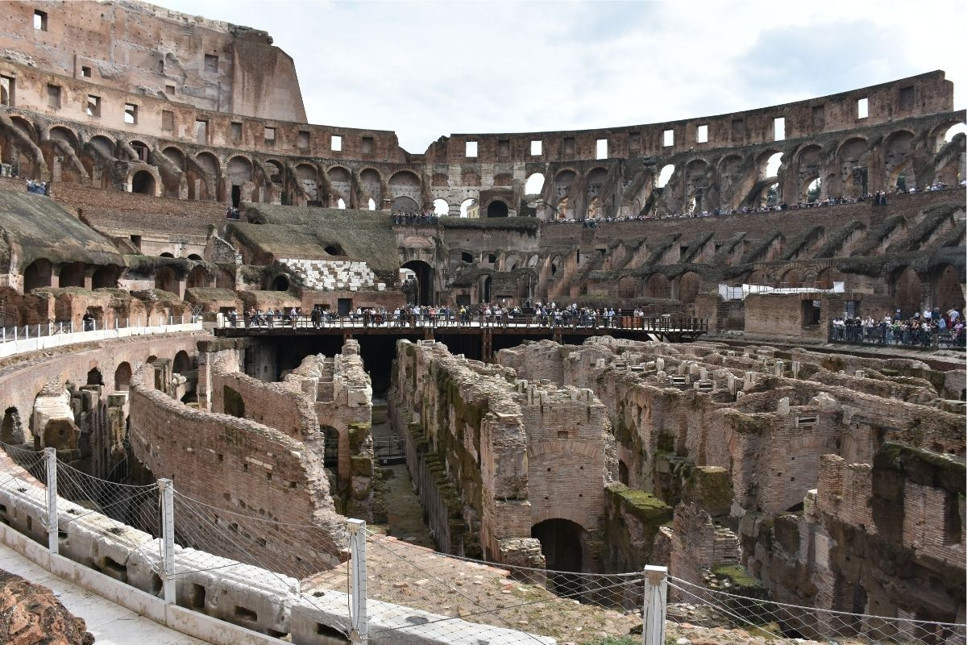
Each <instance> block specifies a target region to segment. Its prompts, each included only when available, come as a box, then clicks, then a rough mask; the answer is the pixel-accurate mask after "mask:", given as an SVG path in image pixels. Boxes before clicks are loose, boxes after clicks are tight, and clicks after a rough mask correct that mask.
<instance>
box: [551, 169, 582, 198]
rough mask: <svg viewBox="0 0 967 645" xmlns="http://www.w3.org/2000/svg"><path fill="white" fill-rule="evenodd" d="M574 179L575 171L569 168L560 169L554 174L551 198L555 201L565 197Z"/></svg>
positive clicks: (575, 176)
mask: <svg viewBox="0 0 967 645" xmlns="http://www.w3.org/2000/svg"><path fill="white" fill-rule="evenodd" d="M576 179H577V173H576V172H574V171H573V170H571V169H570V168H565V169H563V170H560V171H559V172H558V173H557V174H556V175H554V195H553V199H554V200H555V201H556V202H560V201H561V200H563V199H567V196H568V194H570V192H571V186H572V185H573V184H574V182H575V180H576Z"/></svg>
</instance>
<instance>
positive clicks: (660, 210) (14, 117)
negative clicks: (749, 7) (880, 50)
mask: <svg viewBox="0 0 967 645" xmlns="http://www.w3.org/2000/svg"><path fill="white" fill-rule="evenodd" d="M3 9H4V15H3V16H2V17H0V163H2V165H0V175H2V176H0V231H2V235H0V318H2V323H0V326H2V338H0V340H2V343H0V412H2V415H3V416H2V425H0V442H2V444H3V448H4V450H3V451H2V452H0V471H2V474H3V477H2V478H0V481H2V483H0V541H2V542H4V543H5V544H7V545H8V547H10V548H12V549H15V550H17V551H20V552H21V553H24V554H26V555H28V557H32V558H33V559H35V560H37V561H41V562H43V563H45V566H46V567H47V568H48V569H49V570H50V571H53V572H55V573H56V572H60V575H62V576H64V577H69V578H72V579H76V580H85V581H87V582H86V584H88V585H89V588H90V589H92V590H94V591H96V592H97V593H100V594H101V595H104V596H105V597H107V598H109V599H112V600H113V601H114V602H118V603H121V604H125V603H127V604H126V605H125V606H130V605H131V604H133V605H136V606H137V607H138V609H135V611H137V612H138V613H142V614H145V615H150V616H152V617H154V618H155V620H158V621H159V622H162V623H165V624H167V625H169V626H172V627H174V628H175V629H180V630H181V631H185V632H186V633H191V634H194V635H195V636H197V637H199V638H201V639H202V640H208V641H211V642H225V643H240V642H246V643H248V642H252V643H280V642H287V643H297V644H300V645H315V644H320V645H327V644H329V643H348V642H353V643H356V642H372V643H394V644H395V643H411V642H412V643H421V644H422V643H425V644H431V643H433V644H436V643H440V644H451V643H453V644H463V643H467V644H473V643H481V642H489V643H508V644H509V643H532V642H539V643H586V644H589V645H592V644H598V645H603V644H605V643H609V644H618V645H620V644H625V643H642V642H645V643H663V642H664V639H666V638H667V639H670V640H671V642H674V641H675V640H677V642H679V643H700V642H709V643H712V642H759V641H762V642H764V641H765V640H766V639H771V638H778V639H794V638H795V639H800V640H799V642H803V640H802V639H807V640H816V641H836V642H840V643H844V642H870V641H873V642H899V643H963V642H964V638H965V623H967V614H965V602H967V596H965V582H964V581H965V575H967V571H965V559H967V555H965V539H967V529H965V521H967V510H965V499H967V468H965V455H967V452H965V436H964V435H965V406H967V402H965V401H967V371H965V349H964V338H965V333H964V318H963V312H964V304H965V290H967V285H965V283H967V260H965V253H967V252H965V189H964V187H965V185H967V183H965V179H967V173H965V162H967V152H965V134H964V128H963V123H964V121H965V112H964V110H955V109H954V100H953V92H954V88H953V84H952V83H951V82H950V81H948V80H946V79H945V75H944V72H943V71H932V72H927V73H923V74H920V75H916V76H911V77H908V78H901V79H897V80H894V81H891V82H888V83H882V84H878V85H873V86H869V87H862V88H858V89H854V90H851V91H847V92H842V93H839V94H833V95H829V96H820V97H816V98H811V99H809V100H804V101H798V102H794V103H787V104H783V105H776V106H772V107H763V108H760V109H755V110H749V111H744V112H736V113H730V114H724V115H717V116H708V117H695V118H687V119H683V120H680V121H671V122H665V123H652V124H642V125H632V126H622V127H610V128H601V129H595V130H580V131H556V132H529V133H520V132H517V133H502V134H453V135H450V136H441V137H440V138H439V139H438V140H436V141H434V142H433V143H432V144H430V145H429V147H427V149H426V150H425V151H424V152H423V153H420V154H416V153H411V152H408V151H406V150H404V149H403V148H402V147H401V146H400V145H399V142H398V139H397V135H396V133H394V132H392V131H386V130H368V129H360V128H346V127H335V126H330V125H319V124H309V123H306V120H307V119H306V110H305V107H304V105H303V100H302V93H301V90H300V85H299V79H298V77H297V75H296V71H295V64H294V62H293V60H292V58H291V57H290V56H289V55H287V54H286V53H285V52H284V51H282V50H281V49H279V48H278V47H276V46H274V45H273V44H272V38H271V37H270V36H269V34H268V33H266V32H265V31H260V30H259V29H257V28H250V27H242V26H237V25H232V24H228V23H224V22H219V21H215V20H209V19H206V18H201V17H195V16H188V15H184V14H179V13H176V12H173V11H169V10H167V9H163V8H160V7H156V6H153V5H150V4H146V3H142V2H139V1H137V0H101V1H97V2H94V1H88V0H77V1H75V2H70V3H65V2H61V1H57V0H29V1H28V0H25V1H12V0H11V1H8V2H4V3H3ZM159 508H160V509H161V511H160V512H159ZM347 579H351V580H352V584H351V585H350V586H351V587H352V589H351V590H350V589H348V588H347ZM367 598H368V604H366V599H367ZM655 598H659V599H660V602H658V601H655V602H658V604H652V603H653V600H654V599H655ZM359 603H362V604H359ZM347 605H348V606H349V608H348V609H347ZM659 607H660V609H658V608H659ZM656 611H659V613H658V614H656V613H655V612H656ZM656 615H657V616H658V618H657V619H656V618H655V616H656ZM82 617H83V616H82ZM199 621H210V622H209V623H205V624H207V625H208V627H206V628H200V627H197V624H200V623H199ZM212 625H214V626H212ZM205 629H207V630H208V631H205ZM11 633H12V632H11ZM25 642H26V641H25Z"/></svg>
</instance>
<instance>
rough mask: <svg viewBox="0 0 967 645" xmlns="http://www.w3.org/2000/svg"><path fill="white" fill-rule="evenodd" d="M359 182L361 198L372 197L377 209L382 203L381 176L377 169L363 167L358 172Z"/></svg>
mask: <svg viewBox="0 0 967 645" xmlns="http://www.w3.org/2000/svg"><path fill="white" fill-rule="evenodd" d="M359 183H360V186H361V187H362V191H363V199H364V200H366V199H372V200H373V202H374V203H375V204H376V209H374V210H378V209H380V208H381V207H382V205H383V177H382V175H380V174H379V171H378V170H374V169H373V168H365V169H364V170H363V171H362V172H361V173H359Z"/></svg>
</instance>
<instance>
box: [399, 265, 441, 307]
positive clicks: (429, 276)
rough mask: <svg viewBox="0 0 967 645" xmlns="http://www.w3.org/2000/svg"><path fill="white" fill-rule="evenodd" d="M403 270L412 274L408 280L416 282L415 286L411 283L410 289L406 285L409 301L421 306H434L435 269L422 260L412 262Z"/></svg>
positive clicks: (405, 289)
mask: <svg viewBox="0 0 967 645" xmlns="http://www.w3.org/2000/svg"><path fill="white" fill-rule="evenodd" d="M403 269H407V270H408V271H410V272H411V275H410V276H409V277H408V280H411V281H413V282H415V284H414V283H413V282H410V283H409V287H406V284H405V283H404V287H405V288H404V291H406V292H407V299H408V300H409V301H410V302H412V303H413V304H418V305H421V306H427V305H432V304H433V302H434V293H433V288H434V287H433V268H432V267H431V266H430V265H429V264H427V263H426V262H423V261H422V260H411V261H409V262H407V263H406V264H404V265H403Z"/></svg>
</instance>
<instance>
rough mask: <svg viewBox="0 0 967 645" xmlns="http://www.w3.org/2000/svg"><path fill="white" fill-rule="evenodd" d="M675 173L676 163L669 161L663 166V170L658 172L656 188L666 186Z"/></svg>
mask: <svg viewBox="0 0 967 645" xmlns="http://www.w3.org/2000/svg"><path fill="white" fill-rule="evenodd" d="M674 174H675V164H670V163H668V164H665V165H664V166H662V168H661V170H660V171H659V172H658V179H657V181H656V182H655V188H664V187H665V186H666V185H667V184H668V182H669V181H670V180H671V178H672V175H674Z"/></svg>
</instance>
